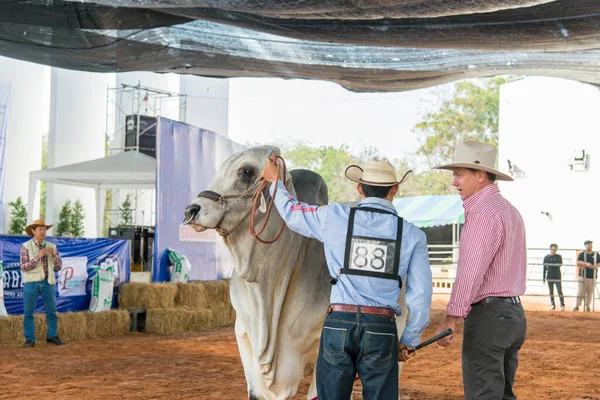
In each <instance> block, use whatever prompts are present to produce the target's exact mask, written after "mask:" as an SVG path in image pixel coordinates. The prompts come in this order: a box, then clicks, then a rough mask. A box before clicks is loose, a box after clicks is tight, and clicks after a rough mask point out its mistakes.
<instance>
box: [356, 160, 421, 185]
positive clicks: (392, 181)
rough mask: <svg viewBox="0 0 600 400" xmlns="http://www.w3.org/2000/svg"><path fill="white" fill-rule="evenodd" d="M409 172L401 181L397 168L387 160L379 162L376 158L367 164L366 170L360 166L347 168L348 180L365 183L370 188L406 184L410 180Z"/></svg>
mask: <svg viewBox="0 0 600 400" xmlns="http://www.w3.org/2000/svg"><path fill="white" fill-rule="evenodd" d="M411 173H412V171H411V170H409V171H408V172H407V173H406V174H404V176H403V177H402V179H401V180H400V181H398V178H397V176H396V168H394V166H393V165H392V164H391V163H390V162H389V161H388V159H387V158H383V159H381V160H379V159H378V158H374V159H372V160H371V161H369V162H368V163H367V164H365V166H364V168H362V167H359V166H358V165H351V166H349V167H348V168H346V172H345V175H346V178H348V179H350V180H351V181H353V182H357V183H364V184H365V185H370V186H394V185H399V184H401V183H404V182H406V181H407V180H408V178H409V174H411Z"/></svg>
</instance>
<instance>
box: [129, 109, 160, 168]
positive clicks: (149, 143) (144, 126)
mask: <svg viewBox="0 0 600 400" xmlns="http://www.w3.org/2000/svg"><path fill="white" fill-rule="evenodd" d="M137 123H138V116H137V115H128V116H126V117H125V147H137V146H138V143H137V139H138V137H137ZM139 139H140V143H139V147H140V153H144V154H146V155H149V156H151V157H154V158H156V118H155V117H149V116H147V115H140V137H139Z"/></svg>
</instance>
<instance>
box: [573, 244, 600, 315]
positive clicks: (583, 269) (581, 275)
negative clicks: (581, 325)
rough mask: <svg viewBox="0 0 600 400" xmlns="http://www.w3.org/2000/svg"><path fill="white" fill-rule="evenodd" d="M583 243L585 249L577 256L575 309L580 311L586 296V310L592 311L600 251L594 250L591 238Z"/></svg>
mask: <svg viewBox="0 0 600 400" xmlns="http://www.w3.org/2000/svg"><path fill="white" fill-rule="evenodd" d="M583 244H584V245H585V251H583V252H581V253H579V256H578V257H577V270H576V271H577V304H576V305H575V308H573V311H579V307H580V306H581V301H582V300H583V299H584V298H585V303H584V306H585V312H590V311H591V309H590V305H591V304H592V299H593V298H594V289H595V288H596V279H597V278H598V263H599V262H600V256H598V252H596V251H593V250H592V246H593V243H592V241H591V240H586V241H585V242H584V243H583Z"/></svg>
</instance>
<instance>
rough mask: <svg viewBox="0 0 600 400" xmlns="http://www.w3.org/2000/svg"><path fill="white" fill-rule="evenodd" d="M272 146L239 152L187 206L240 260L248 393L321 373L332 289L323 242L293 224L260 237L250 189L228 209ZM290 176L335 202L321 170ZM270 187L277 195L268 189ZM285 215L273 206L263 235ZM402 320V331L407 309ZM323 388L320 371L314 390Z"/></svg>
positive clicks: (295, 187)
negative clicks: (251, 227)
mask: <svg viewBox="0 0 600 400" xmlns="http://www.w3.org/2000/svg"><path fill="white" fill-rule="evenodd" d="M272 153H276V154H280V151H279V149H278V148H276V147H270V146H261V147H252V148H249V149H247V150H244V151H242V152H240V153H237V154H235V155H233V156H231V157H230V158H229V159H227V160H226V161H225V162H224V163H223V165H222V166H221V168H220V170H219V171H218V172H217V176H216V177H215V179H214V180H213V181H212V183H211V184H210V186H209V187H208V188H207V191H206V192H205V194H204V195H202V196H201V197H198V198H196V199H195V200H194V201H193V202H192V203H191V204H190V205H189V206H188V207H187V209H186V216H187V217H188V218H192V220H191V225H192V226H193V227H194V229H196V230H197V231H204V230H206V229H216V230H217V231H218V232H219V233H220V234H221V236H222V238H223V240H224V242H225V244H226V246H227V248H228V249H229V251H230V252H231V254H232V256H233V258H234V260H235V270H234V271H233V274H232V277H231V285H230V292H231V302H232V304H233V307H234V309H235V311H236V321H235V333H236V337H237V343H238V347H239V351H240V356H241V358H242V363H243V366H244V373H245V375H246V382H247V385H248V398H249V399H261V400H263V399H264V400H271V399H278V400H279V399H288V398H290V397H293V396H294V395H295V394H296V392H297V390H298V385H299V383H300V381H301V380H302V379H303V377H304V376H306V375H307V374H311V373H313V371H314V368H315V365H316V360H317V353H318V349H319V337H320V333H321V329H322V325H323V321H324V319H325V315H326V310H327V306H328V304H329V294H330V290H331V289H330V279H331V278H330V276H329V273H328V270H327V267H326V263H325V254H324V251H323V244H322V243H320V242H318V241H317V240H314V239H309V238H306V237H303V236H301V235H299V234H297V233H295V232H292V231H291V230H289V229H288V228H287V227H285V229H284V231H283V234H282V236H281V238H280V239H279V240H278V241H277V242H275V243H274V244H271V245H267V244H262V243H260V242H258V241H257V240H256V239H255V238H254V237H252V236H251V235H250V234H249V231H248V222H249V217H250V210H251V208H252V202H251V200H250V198H249V197H244V198H243V199H241V200H240V201H239V202H238V203H237V204H235V206H233V207H232V208H231V209H230V210H229V211H228V212H227V213H225V211H224V210H225V208H226V207H225V204H226V205H231V204H232V203H233V202H234V201H235V197H237V196H240V195H242V194H243V193H244V192H245V191H246V190H247V189H249V188H250V187H251V185H252V184H253V183H254V182H255V180H256V179H257V178H258V177H259V176H260V173H261V171H262V168H263V167H264V165H265V162H266V160H267V158H268V157H269V156H270V155H271V154H272ZM290 176H291V178H292V182H291V183H290V184H289V185H288V189H289V191H290V193H291V194H293V195H296V196H297V197H298V199H299V200H301V201H303V202H305V203H308V204H315V205H324V204H327V186H326V184H325V182H324V181H323V178H322V177H321V176H320V175H318V174H316V173H314V172H312V171H308V170H294V171H291V173H289V174H288V178H289V177H290ZM206 193H208V195H206ZM219 195H221V196H223V197H219ZM264 195H265V197H266V199H269V198H270V196H269V193H268V190H265V193H264ZM231 196H234V197H231ZM224 214H225V215H224ZM258 214H259V215H258V216H257V217H256V221H255V222H256V225H259V226H260V225H261V223H262V221H263V219H264V217H265V214H264V213H260V212H259V213H258ZM194 215H195V217H194ZM281 222H282V220H281V217H280V216H279V213H278V212H277V210H276V209H275V207H273V213H272V214H271V218H270V220H269V223H268V224H267V228H266V229H265V231H264V233H263V234H262V235H261V237H263V238H266V239H271V238H273V237H274V236H275V235H276V234H277V232H278V231H279V227H280V225H281ZM400 298H401V299H400V304H401V305H402V306H403V307H402V308H403V309H406V307H404V291H402V293H401V295H400ZM397 321H398V322H397V324H398V332H399V335H401V334H402V332H403V331H404V325H405V322H406V313H403V317H401V318H398V319H397ZM315 396H317V393H316V385H315V382H314V379H313V382H312V383H311V385H310V388H309V391H308V398H309V399H311V398H313V397H315Z"/></svg>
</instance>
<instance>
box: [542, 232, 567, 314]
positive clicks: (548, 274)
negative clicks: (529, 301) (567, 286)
mask: <svg viewBox="0 0 600 400" xmlns="http://www.w3.org/2000/svg"><path fill="white" fill-rule="evenodd" d="M556 250H558V245H556V244H554V243H552V244H551V245H550V254H548V255H547V256H546V257H544V273H543V279H544V283H545V282H546V280H548V288H549V289H550V304H551V306H550V308H549V309H550V310H554V309H555V308H556V305H555V304H554V286H556V291H557V292H558V297H559V298H560V311H565V298H564V297H563V293H562V285H561V272H560V267H561V266H562V263H563V260H562V256H561V255H560V254H556Z"/></svg>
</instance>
